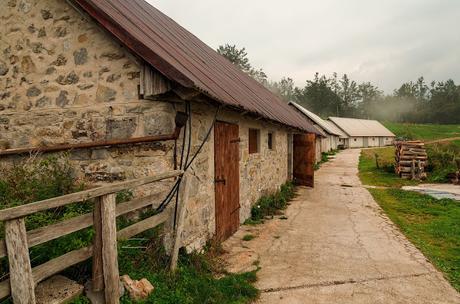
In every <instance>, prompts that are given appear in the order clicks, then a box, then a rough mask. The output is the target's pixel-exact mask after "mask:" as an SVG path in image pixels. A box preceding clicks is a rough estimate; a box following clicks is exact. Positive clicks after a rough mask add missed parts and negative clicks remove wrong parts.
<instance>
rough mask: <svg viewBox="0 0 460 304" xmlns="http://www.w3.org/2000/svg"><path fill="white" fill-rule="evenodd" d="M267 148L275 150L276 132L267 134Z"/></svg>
mask: <svg viewBox="0 0 460 304" xmlns="http://www.w3.org/2000/svg"><path fill="white" fill-rule="evenodd" d="M267 148H268V150H270V151H273V150H275V132H272V131H269V132H268V133H267Z"/></svg>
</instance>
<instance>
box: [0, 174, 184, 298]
mask: <svg viewBox="0 0 460 304" xmlns="http://www.w3.org/2000/svg"><path fill="white" fill-rule="evenodd" d="M183 175H184V174H183V172H182V171H171V172H167V173H164V174H160V175H157V176H152V177H144V178H140V179H136V180H130V181H125V182H120V183H115V184H111V185H108V186H104V187H99V188H95V189H90V190H86V191H82V192H77V193H72V194H68V195H64V196H61V197H56V198H52V199H48V200H44V201H40V202H35V203H32V204H27V205H22V206H18V207H14V208H9V209H4V210H1V211H0V221H3V222H4V226H5V239H4V240H2V241H1V242H0V257H8V262H9V272H10V278H9V280H5V281H2V282H1V283H0V299H2V298H5V297H7V296H9V295H11V296H12V298H13V302H14V303H15V304H25V303H27V304H31V303H35V286H36V285H37V284H38V283H39V282H41V281H43V280H44V279H46V278H48V277H50V276H52V275H54V274H57V273H59V272H61V271H63V270H65V269H66V268H68V267H70V266H73V265H76V264H78V263H80V262H83V261H85V260H87V259H89V258H91V257H92V259H93V270H92V283H93V284H92V286H93V290H94V291H100V292H103V293H104V296H105V301H106V303H110V304H116V303H119V273H118V258H117V240H125V239H128V238H130V237H133V236H135V235H137V234H139V233H141V232H143V231H145V230H148V229H151V228H154V227H156V226H158V225H160V224H162V223H165V222H166V221H168V220H169V219H170V218H171V217H172V216H171V212H172V210H174V209H175V208H167V209H166V210H165V211H164V212H162V213H160V214H157V215H154V216H152V217H149V218H147V219H144V220H141V221H139V222H137V223H135V224H133V225H131V226H129V227H126V228H124V229H121V230H119V231H117V227H116V218H117V217H118V216H120V215H123V214H127V213H129V212H132V211H136V210H139V209H141V208H145V207H147V206H149V205H152V201H154V200H155V198H156V196H154V195H150V196H146V197H142V198H136V199H133V200H132V201H129V202H126V203H121V204H116V202H115V198H116V193H117V192H120V191H123V190H127V189H132V188H135V187H139V186H142V185H146V184H150V183H153V182H157V181H161V180H165V179H170V178H178V177H181V178H183V182H182V185H181V189H180V193H179V195H180V201H181V202H184V201H185V200H186V195H187V192H188V191H186V188H187V181H186V177H185V176H183ZM89 199H95V204H94V209H93V212H92V213H88V214H84V215H81V216H78V217H74V218H72V219H69V220H65V221H62V222H59V223H56V224H53V225H49V226H46V227H41V228H38V229H35V230H31V231H26V226H25V217H26V216H28V215H32V214H34V213H37V212H40V211H45V210H48V209H52V208H57V207H62V206H66V205H69V204H72V203H76V202H81V201H85V200H89ZM179 206H180V208H178V210H179V214H178V219H179V221H178V223H180V220H181V219H182V218H183V213H184V210H185V208H182V203H181V204H180V205H179ZM91 226H94V230H95V237H94V240H93V244H92V245H91V246H89V247H85V248H81V249H78V250H74V251H71V252H68V253H66V254H64V255H62V256H60V257H57V258H55V259H53V260H50V261H48V262H46V263H44V264H41V265H39V266H36V267H34V268H32V267H31V263H30V256H29V248H30V247H33V246H36V245H39V244H42V243H45V242H48V241H51V240H54V239H57V238H59V237H62V236H65V235H68V234H70V233H73V232H76V231H79V230H82V229H85V228H88V227H91ZM180 229H182V228H181V226H180V224H178V225H177V227H175V229H174V231H175V234H174V236H175V241H174V245H173V251H172V268H173V269H174V268H175V264H176V263H177V254H178V249H179V246H180V238H179V237H180V233H181V231H180Z"/></svg>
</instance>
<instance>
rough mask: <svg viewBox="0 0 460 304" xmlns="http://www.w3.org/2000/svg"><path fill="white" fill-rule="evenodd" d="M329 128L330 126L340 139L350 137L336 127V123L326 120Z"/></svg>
mask: <svg viewBox="0 0 460 304" xmlns="http://www.w3.org/2000/svg"><path fill="white" fill-rule="evenodd" d="M324 122H325V123H326V124H327V125H328V126H329V129H331V130H333V131H334V132H335V134H338V136H339V137H340V138H348V137H349V136H348V135H347V133H345V132H343V131H342V130H341V129H340V128H339V127H337V126H336V125H335V123H333V122H332V121H330V120H325V121H324Z"/></svg>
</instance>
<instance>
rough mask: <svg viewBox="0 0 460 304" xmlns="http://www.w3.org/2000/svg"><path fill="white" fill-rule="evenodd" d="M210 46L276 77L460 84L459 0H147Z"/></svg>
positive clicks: (385, 85) (388, 84) (387, 84)
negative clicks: (233, 48) (231, 47)
mask: <svg viewBox="0 0 460 304" xmlns="http://www.w3.org/2000/svg"><path fill="white" fill-rule="evenodd" d="M148 1H149V2H150V3H151V4H153V5H154V6H155V7H157V8H158V9H160V10H161V11H163V12H164V13H165V14H167V15H169V16H170V17H171V18H173V19H174V20H176V21H177V22H178V23H179V24H181V25H182V26H184V27H185V28H187V29H188V30H189V31H191V32H192V33H193V34H195V35H196V36H198V37H199V38H200V39H202V40H203V41H204V42H206V43H207V44H208V45H210V46H211V47H213V48H217V47H218V46H219V45H221V44H225V43H231V44H236V45H238V46H240V47H246V49H247V51H248V53H249V58H250V60H251V63H252V64H253V65H254V66H255V67H261V68H263V69H264V70H265V72H266V73H267V74H268V76H269V78H270V79H272V80H279V79H280V78H281V77H283V76H288V77H291V78H293V79H294V80H295V81H296V83H297V84H298V85H302V84H303V83H304V82H305V81H306V80H307V79H311V78H313V75H314V73H315V72H319V73H321V74H332V73H333V72H337V73H339V74H343V73H347V74H348V75H349V76H350V77H351V78H352V79H354V80H357V81H359V82H361V81H371V82H373V83H374V84H376V85H377V86H379V87H380V88H381V89H383V90H385V91H386V92H387V93H390V92H392V90H393V89H394V88H396V87H398V86H399V85H400V84H401V83H402V82H405V81H409V80H416V79H417V78H418V77H419V76H421V75H423V76H425V79H427V80H428V81H431V80H446V79H448V78H452V79H454V80H455V81H456V82H457V83H458V82H460V32H459V30H460V0H385V1H382V0H322V1H318V0H316V1H311V0H249V1H248V0H193V1H190V0H148Z"/></svg>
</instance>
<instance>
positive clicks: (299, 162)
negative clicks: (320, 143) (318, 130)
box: [293, 134, 316, 187]
mask: <svg viewBox="0 0 460 304" xmlns="http://www.w3.org/2000/svg"><path fill="white" fill-rule="evenodd" d="M315 145H316V143H315V134H295V135H294V160H293V164H294V168H293V169H294V172H293V174H294V181H295V182H296V183H297V184H299V185H302V186H308V187H313V186H314V176H315V168H314V165H315V148H316V147H315Z"/></svg>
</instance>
